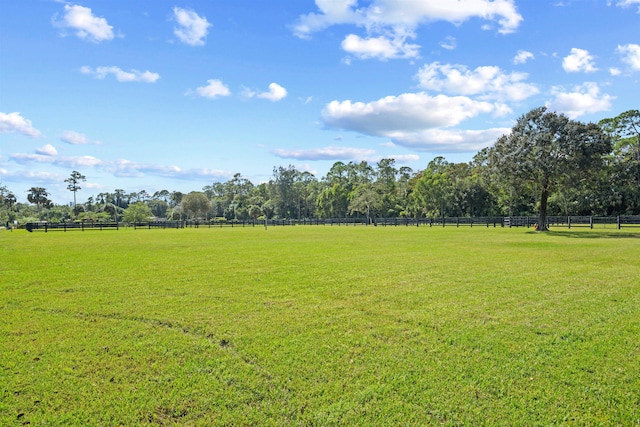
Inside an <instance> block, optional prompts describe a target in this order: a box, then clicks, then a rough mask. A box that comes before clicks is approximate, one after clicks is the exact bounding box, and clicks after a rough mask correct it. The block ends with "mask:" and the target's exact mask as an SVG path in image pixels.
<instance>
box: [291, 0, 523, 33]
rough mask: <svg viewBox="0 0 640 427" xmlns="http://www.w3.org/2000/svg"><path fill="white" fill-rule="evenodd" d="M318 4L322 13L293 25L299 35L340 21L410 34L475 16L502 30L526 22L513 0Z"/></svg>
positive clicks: (335, 0)
mask: <svg viewBox="0 0 640 427" xmlns="http://www.w3.org/2000/svg"><path fill="white" fill-rule="evenodd" d="M316 6H317V7H318V13H309V14H307V15H302V16H300V17H299V19H298V21H297V23H296V24H295V25H294V26H293V32H294V34H295V35H296V36H298V37H301V38H306V37H309V36H310V35H311V34H312V33H314V32H317V31H321V30H323V29H325V28H328V27H330V26H332V25H338V24H352V25H356V26H359V27H364V28H366V29H367V31H368V32H377V33H380V34H384V32H387V31H391V33H393V34H396V35H403V34H405V35H406V34H410V33H413V31H414V30H415V29H416V28H417V27H418V26H419V25H421V24H423V23H428V22H433V21H447V22H451V23H453V24H456V25H458V24H461V23H462V22H464V21H467V20H469V19H471V18H480V19H483V20H486V21H491V22H494V21H497V22H498V25H499V30H498V31H499V32H500V33H511V32H514V31H515V30H516V29H517V28H518V26H519V25H520V22H522V16H521V15H520V14H519V13H518V11H517V8H516V6H515V3H514V1H513V0H493V1H491V0H458V1H455V2H453V1H449V2H445V1H418V0H372V1H371V2H370V3H369V4H368V6H366V7H360V8H359V7H358V2H357V0H316Z"/></svg>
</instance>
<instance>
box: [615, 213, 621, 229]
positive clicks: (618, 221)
mask: <svg viewBox="0 0 640 427" xmlns="http://www.w3.org/2000/svg"><path fill="white" fill-rule="evenodd" d="M616 221H617V223H618V230H620V227H621V226H622V225H621V224H620V215H618V217H617V218H616Z"/></svg>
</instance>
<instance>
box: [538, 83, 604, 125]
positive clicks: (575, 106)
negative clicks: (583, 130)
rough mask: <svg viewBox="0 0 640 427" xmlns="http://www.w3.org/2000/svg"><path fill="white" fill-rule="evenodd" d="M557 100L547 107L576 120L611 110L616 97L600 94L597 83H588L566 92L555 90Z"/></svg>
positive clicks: (558, 88) (560, 89)
mask: <svg viewBox="0 0 640 427" xmlns="http://www.w3.org/2000/svg"><path fill="white" fill-rule="evenodd" d="M553 92H554V94H555V98H554V99H553V100H551V101H550V102H548V103H547V107H549V108H550V109H552V110H555V111H558V112H560V113H565V114H566V115H567V116H568V117H569V118H571V119H575V118H577V117H580V116H583V115H585V114H591V113H598V112H600V111H608V110H610V109H611V101H613V100H614V99H615V97H614V96H611V95H607V94H604V93H600V88H599V87H598V85H597V84H596V83H591V82H587V83H584V84H582V85H580V86H576V87H574V88H573V89H572V90H571V91H569V92H565V91H564V89H563V88H561V87H555V88H553Z"/></svg>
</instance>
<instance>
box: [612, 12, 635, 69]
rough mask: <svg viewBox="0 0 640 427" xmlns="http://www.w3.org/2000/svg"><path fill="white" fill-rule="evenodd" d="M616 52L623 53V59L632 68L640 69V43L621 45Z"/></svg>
mask: <svg viewBox="0 0 640 427" xmlns="http://www.w3.org/2000/svg"><path fill="white" fill-rule="evenodd" d="M639 1H640V0H639ZM616 52H617V53H619V54H620V55H622V61H624V62H625V63H627V64H629V65H630V66H631V69H633V70H635V71H640V45H638V44H633V43H630V44H627V45H619V46H618V48H617V49H616Z"/></svg>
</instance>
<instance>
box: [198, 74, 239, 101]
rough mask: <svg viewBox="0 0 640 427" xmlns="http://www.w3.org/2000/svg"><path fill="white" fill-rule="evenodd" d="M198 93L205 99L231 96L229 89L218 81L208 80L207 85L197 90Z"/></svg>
mask: <svg viewBox="0 0 640 427" xmlns="http://www.w3.org/2000/svg"><path fill="white" fill-rule="evenodd" d="M196 93H197V94H198V95H200V96H202V97H204V98H211V99H213V98H217V97H218V96H229V95H231V91H230V90H229V88H228V87H227V86H226V85H225V84H224V83H222V81H221V80H218V79H211V80H207V85H206V86H201V87H199V88H197V89H196Z"/></svg>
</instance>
